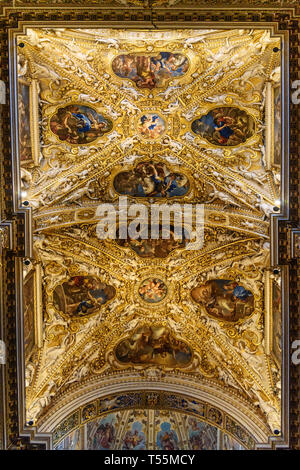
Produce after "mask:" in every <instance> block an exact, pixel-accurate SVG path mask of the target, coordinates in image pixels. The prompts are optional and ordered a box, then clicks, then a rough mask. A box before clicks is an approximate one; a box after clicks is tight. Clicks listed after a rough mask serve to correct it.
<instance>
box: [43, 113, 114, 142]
mask: <svg viewBox="0 0 300 470" xmlns="http://www.w3.org/2000/svg"><path fill="white" fill-rule="evenodd" d="M112 128H113V123H112V121H111V120H110V119H109V118H106V117H104V116H103V115H102V114H99V113H97V111H95V110H94V109H93V108H90V107H88V106H84V105H81V104H72V105H68V106H64V107H62V108H58V110H57V111H56V114H54V116H52V117H51V119H50V129H51V131H52V132H53V133H54V134H55V135H56V136H57V137H58V138H59V140H61V141H64V142H68V143H69V144H78V145H82V144H89V143H90V142H93V141H94V140H96V139H98V137H101V136H103V135H104V134H105V133H107V132H110V131H111V130H112Z"/></svg>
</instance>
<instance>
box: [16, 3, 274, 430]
mask: <svg viewBox="0 0 300 470" xmlns="http://www.w3.org/2000/svg"><path fill="white" fill-rule="evenodd" d="M121 3H125V2H121ZM131 3H135V2H131ZM137 3H140V2H137ZM154 3H155V4H158V3H166V2H154ZM173 3H174V2H173ZM279 48H280V42H279V40H278V39H276V38H274V37H271V36H270V33H269V32H268V31H265V30H253V29H251V30H250V29H249V30H242V29H235V30H187V29H185V30H178V31H171V30H165V31H158V30H154V31H147V30H144V31H138V30H121V29H114V30H110V29H79V28H78V29H67V28H66V29H65V28H56V29H51V28H44V29H28V30H27V32H26V34H24V36H22V37H19V47H18V51H19V54H18V73H19V120H20V126H19V129H20V145H19V156H20V159H21V177H20V180H21V189H22V194H23V201H28V203H29V205H30V206H31V207H32V215H33V233H34V258H35V261H34V263H31V266H25V268H24V275H25V276H26V277H25V286H27V291H26V289H25V292H24V298H25V305H26V307H25V310H24V315H25V319H26V321H25V324H28V325H30V324H33V323H35V325H36V331H35V335H34V337H30V334H29V331H30V326H28V328H27V334H26V335H25V336H26V351H27V353H26V357H27V367H26V382H27V389H26V390H27V392H26V398H27V419H28V420H29V419H30V420H33V421H34V423H35V424H37V425H38V424H39V421H40V420H41V419H42V418H43V416H45V415H47V413H48V412H49V411H50V410H51V407H52V406H53V403H55V400H56V397H58V396H60V397H61V396H64V394H65V393H67V392H68V390H69V388H70V386H71V385H72V386H73V385H76V386H77V385H78V387H79V386H81V385H82V386H84V383H85V381H87V380H89V379H90V378H91V377H94V376H96V375H99V376H102V375H103V377H105V378H108V377H110V376H111V377H113V376H115V375H116V374H122V373H123V372H124V371H125V370H126V372H127V373H131V372H132V374H140V380H141V383H142V380H143V373H144V372H143V371H146V370H148V369H149V367H151V368H154V369H155V370H156V371H158V372H159V373H163V374H165V375H164V377H166V378H168V377H176V374H181V373H184V374H188V376H189V377H190V379H191V380H194V381H195V382H197V383H199V384H201V383H202V382H203V381H205V383H210V384H212V385H213V386H214V387H215V388H216V390H217V389H218V390H223V392H224V393H227V394H228V396H230V395H232V394H234V395H235V396H236V400H237V402H238V400H240V401H241V402H243V403H246V404H247V406H248V407H249V410H250V409H251V410H252V411H253V410H254V411H253V412H254V413H256V415H257V416H258V417H259V419H260V420H262V422H263V423H264V426H265V428H266V429H269V432H271V433H274V430H278V429H279V430H280V419H281V416H280V403H281V396H280V378H281V364H280V335H281V326H280V323H279V319H280V300H279V296H280V274H278V275H276V274H273V271H271V270H270V220H271V214H272V213H273V212H274V207H275V206H278V205H279V204H280V197H281V194H280V155H281V153H280V148H279V150H278V146H276V147H275V148H276V149H277V150H276V152H277V154H276V152H274V151H272V139H273V138H275V137H276V132H278V126H279V124H280V109H281V108H280V106H281V104H280V52H278V50H279ZM54 51H55V53H54ZM278 90H279V92H278ZM25 116H26V119H25ZM278 120H279V121H278ZM278 122H279V123H278ZM28 123H30V124H31V125H30V126H29V125H28ZM276 129H277V130H276ZM119 196H128V204H129V205H130V207H131V209H130V210H131V211H132V213H131V216H130V215H129V218H128V224H129V223H131V222H132V217H133V212H134V211H135V210H136V209H137V205H138V204H140V203H143V204H144V206H145V207H147V208H150V205H151V204H158V203H160V202H163V203H165V204H166V205H167V207H170V204H171V203H173V202H175V203H176V204H178V205H179V206H180V207H181V206H182V207H183V205H184V204H188V203H189V204H192V205H193V206H196V204H205V211H204V237H203V244H202V246H198V248H197V249H194V250H190V249H186V246H187V241H188V240H187V239H188V238H189V236H191V233H192V227H190V228H188V229H187V230H186V231H185V232H184V236H183V237H182V239H181V240H178V239H177V238H176V236H175V222H176V220H175V219H176V217H175V216H174V217H173V218H172V217H171V236H170V238H169V239H166V238H164V237H163V236H161V237H159V238H158V239H146V238H144V237H143V233H140V236H139V237H137V238H134V237H131V236H130V235H128V236H126V237H123V238H117V239H115V240H110V239H108V238H107V239H99V237H98V235H97V207H98V206H99V204H100V203H108V204H111V205H112V207H117V206H118V204H119ZM275 211H276V207H275ZM148 223H150V222H149V221H148V220H147V223H146V224H145V225H144V230H147V227H148V225H147V224H148ZM160 229H161V231H162V232H163V231H164V230H165V227H164V226H163V224H161V225H160ZM120 232H121V226H119V225H118V227H117V234H120ZM34 286H35V287H34ZM30 289H31V292H32V291H33V290H34V291H35V298H34V300H33V299H32V296H31V297H30V294H29V293H30ZM32 289H33V290H32ZM27 297H28V299H27V300H26V298H27ZM276 299H277V300H276ZM26 322H27V323H26ZM30 322H31V323H30ZM178 377H179V375H178ZM105 380H106V379H105ZM174 380H175V379H174ZM129 431H130V429H129V428H128V432H129Z"/></svg>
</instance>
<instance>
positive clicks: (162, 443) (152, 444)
mask: <svg viewBox="0 0 300 470" xmlns="http://www.w3.org/2000/svg"><path fill="white" fill-rule="evenodd" d="M57 435H59V430H55V432H54V439H55V437H56V436H57ZM66 449H67V450H117V449H119V450H144V449H155V450H184V449H188V450H245V449H246V448H245V447H244V446H243V445H242V444H241V443H240V442H239V441H238V440H236V439H235V438H233V437H232V436H231V435H229V434H227V433H225V432H223V431H221V430H220V429H218V428H217V427H216V426H212V425H211V424H208V423H205V422H203V421H200V420H199V419H197V418H195V417H194V416H189V415H186V414H183V413H176V412H172V411H169V410H128V411H118V412H116V413H110V414H108V415H105V416H103V417H102V418H98V419H93V420H89V421H88V422H86V423H85V424H83V425H81V426H79V427H77V428H76V429H75V430H73V431H72V432H70V433H69V434H68V435H67V436H66V437H64V439H62V440H60V441H59V443H58V444H57V445H56V446H55V450H66Z"/></svg>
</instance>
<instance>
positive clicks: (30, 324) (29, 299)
mask: <svg viewBox="0 0 300 470" xmlns="http://www.w3.org/2000/svg"><path fill="white" fill-rule="evenodd" d="M23 305H24V347H25V357H26V359H28V358H29V357H30V355H31V353H32V351H33V348H34V345H35V330H34V323H35V322H34V316H35V300H34V271H33V270H32V271H30V272H29V273H28V274H27V276H26V278H25V281H24V287H23Z"/></svg>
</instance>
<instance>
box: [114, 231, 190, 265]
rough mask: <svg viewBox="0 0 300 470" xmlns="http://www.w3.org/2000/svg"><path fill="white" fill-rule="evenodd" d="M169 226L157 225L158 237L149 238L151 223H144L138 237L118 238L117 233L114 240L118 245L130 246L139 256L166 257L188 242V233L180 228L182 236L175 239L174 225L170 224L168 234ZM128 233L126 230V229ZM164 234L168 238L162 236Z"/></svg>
mask: <svg viewBox="0 0 300 470" xmlns="http://www.w3.org/2000/svg"><path fill="white" fill-rule="evenodd" d="M168 229H169V227H167V228H164V227H162V226H161V225H160V226H159V232H160V236H159V238H157V239H155V238H150V235H151V225H146V226H145V227H144V230H145V233H143V229H142V230H141V236H140V237H138V238H131V237H130V236H129V235H128V236H127V238H126V239H122V238H119V234H117V239H116V242H117V244H118V245H119V246H122V247H124V248H130V249H131V250H133V251H134V252H135V253H136V254H137V255H138V256H140V257H141V258H167V256H169V254H170V253H171V252H172V251H173V250H176V249H180V248H184V247H185V246H186V245H187V243H189V235H188V234H186V235H185V232H184V229H182V238H181V239H175V233H174V230H175V229H174V226H172V225H171V226H170V235H169V233H168V232H167V231H168ZM127 233H128V231H127ZM164 236H166V237H168V238H163V237H164Z"/></svg>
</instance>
